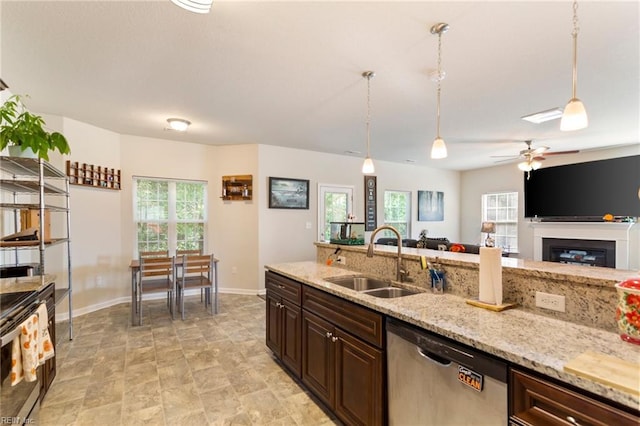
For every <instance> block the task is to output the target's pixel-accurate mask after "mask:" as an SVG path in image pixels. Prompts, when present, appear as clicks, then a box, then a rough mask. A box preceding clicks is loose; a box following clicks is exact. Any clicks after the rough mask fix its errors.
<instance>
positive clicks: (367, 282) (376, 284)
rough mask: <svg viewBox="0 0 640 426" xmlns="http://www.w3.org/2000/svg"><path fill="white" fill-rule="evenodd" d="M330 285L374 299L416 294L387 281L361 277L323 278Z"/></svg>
mask: <svg viewBox="0 0 640 426" xmlns="http://www.w3.org/2000/svg"><path fill="white" fill-rule="evenodd" d="M325 281H329V282H330V283H332V284H337V285H339V286H342V287H346V288H350V289H352V290H355V291H359V292H362V293H364V294H369V295H371V296H375V297H384V298H387V299H388V298H393V297H402V296H409V295H411V294H417V293H418V292H416V291H412V290H407V289H405V288H400V287H395V286H394V285H393V283H392V282H391V281H389V280H383V279H380V278H373V277H367V276H363V275H347V276H342V277H330V278H325Z"/></svg>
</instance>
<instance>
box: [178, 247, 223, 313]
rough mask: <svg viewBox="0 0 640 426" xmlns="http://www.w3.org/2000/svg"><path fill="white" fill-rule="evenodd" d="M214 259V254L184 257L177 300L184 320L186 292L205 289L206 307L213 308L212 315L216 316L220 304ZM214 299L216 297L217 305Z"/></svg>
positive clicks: (180, 269)
mask: <svg viewBox="0 0 640 426" xmlns="http://www.w3.org/2000/svg"><path fill="white" fill-rule="evenodd" d="M214 261H215V260H214V257H213V254H205V255H183V256H182V264H181V266H180V267H179V268H178V271H180V272H179V276H178V277H177V279H176V284H177V294H176V296H177V298H178V303H177V305H179V309H180V313H181V317H182V319H183V320H184V293H185V290H190V289H196V288H199V289H203V290H204V306H205V308H206V307H207V305H210V306H211V315H213V314H214V308H215V307H216V306H217V303H218V300H217V298H218V292H217V288H216V286H217V285H218V283H217V282H216V279H215V275H214V267H215V265H214ZM212 297H215V299H216V300H215V305H214V301H213V300H212Z"/></svg>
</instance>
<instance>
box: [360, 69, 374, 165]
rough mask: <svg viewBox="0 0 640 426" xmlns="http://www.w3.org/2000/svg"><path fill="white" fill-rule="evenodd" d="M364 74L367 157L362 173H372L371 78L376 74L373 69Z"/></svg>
mask: <svg viewBox="0 0 640 426" xmlns="http://www.w3.org/2000/svg"><path fill="white" fill-rule="evenodd" d="M362 76H363V77H364V78H366V79H367V158H365V159H364V163H362V173H364V174H371V173H374V172H375V171H376V168H375V167H374V166H373V160H371V155H370V148H371V79H372V78H373V77H375V76H376V73H374V72H373V71H365V72H363V73H362Z"/></svg>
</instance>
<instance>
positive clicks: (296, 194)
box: [269, 177, 309, 209]
mask: <svg viewBox="0 0 640 426" xmlns="http://www.w3.org/2000/svg"><path fill="white" fill-rule="evenodd" d="M269 208H270V209H309V181H308V180H305V179H288V178H279V177H269Z"/></svg>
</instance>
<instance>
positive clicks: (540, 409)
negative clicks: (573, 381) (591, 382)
mask: <svg viewBox="0 0 640 426" xmlns="http://www.w3.org/2000/svg"><path fill="white" fill-rule="evenodd" d="M509 376H510V378H509V379H510V383H509V389H510V391H509V393H510V398H509V399H510V407H509V415H510V420H511V422H512V424H518V425H567V424H571V420H569V419H568V418H569V417H572V418H573V419H574V421H575V422H576V423H577V424H581V425H618V426H626V425H630V426H631V425H634V426H637V425H638V424H639V422H640V417H638V416H635V415H633V414H630V413H627V412H626V411H623V410H621V409H618V408H616V407H613V406H611V405H608V404H605V403H603V402H601V401H598V400H596V399H593V398H591V397H589V396H586V395H582V394H580V393H578V392H576V391H573V390H571V389H568V388H565V387H563V386H560V385H558V384H556V383H554V382H551V381H548V380H545V379H543V378H541V377H536V376H534V375H532V374H529V373H525V372H522V371H517V370H511V371H510V373H509Z"/></svg>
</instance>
